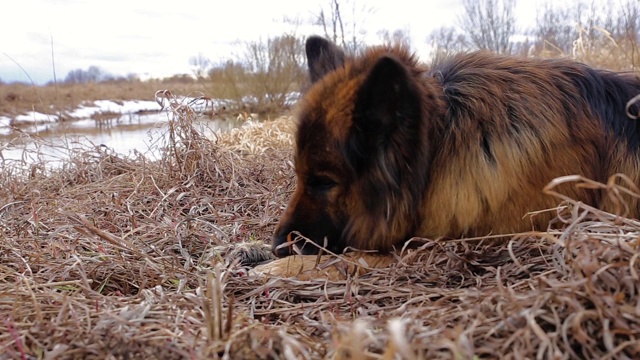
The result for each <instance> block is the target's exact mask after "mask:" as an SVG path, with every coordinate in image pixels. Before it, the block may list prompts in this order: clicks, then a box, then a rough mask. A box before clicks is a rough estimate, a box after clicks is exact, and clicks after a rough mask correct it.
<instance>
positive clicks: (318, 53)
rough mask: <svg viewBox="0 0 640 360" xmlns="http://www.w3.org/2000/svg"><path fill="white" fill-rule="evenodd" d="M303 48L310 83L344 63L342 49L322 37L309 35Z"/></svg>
mask: <svg viewBox="0 0 640 360" xmlns="http://www.w3.org/2000/svg"><path fill="white" fill-rule="evenodd" d="M305 48H306V52H307V63H308V64H309V75H310V76H311V82H312V83H315V82H316V81H318V80H319V79H320V78H322V77H323V76H324V75H326V74H327V73H329V72H331V71H333V70H335V69H337V68H338V67H340V66H342V64H344V56H345V55H344V51H342V49H340V48H339V47H338V46H336V45H335V44H334V43H332V42H330V41H329V40H327V39H325V38H323V37H320V36H311V37H310V38H308V39H307V44H306V46H305Z"/></svg>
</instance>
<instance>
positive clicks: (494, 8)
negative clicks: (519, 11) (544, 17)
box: [460, 0, 516, 54]
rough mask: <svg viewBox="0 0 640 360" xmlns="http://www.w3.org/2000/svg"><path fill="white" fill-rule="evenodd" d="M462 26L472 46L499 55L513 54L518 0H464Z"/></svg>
mask: <svg viewBox="0 0 640 360" xmlns="http://www.w3.org/2000/svg"><path fill="white" fill-rule="evenodd" d="M462 3H463V5H464V16H463V17H461V18H460V27H461V28H462V30H463V31H464V33H465V35H466V37H467V39H468V41H469V45H471V46H472V47H474V48H476V49H485V50H490V51H493V52H496V53H499V54H511V53H512V52H513V50H514V44H513V42H512V41H511V38H512V36H513V35H515V33H516V19H515V15H514V12H513V10H514V8H515V0H463V2H462Z"/></svg>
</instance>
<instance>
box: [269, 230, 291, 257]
mask: <svg viewBox="0 0 640 360" xmlns="http://www.w3.org/2000/svg"><path fill="white" fill-rule="evenodd" d="M271 244H272V247H273V249H272V251H273V255H275V256H277V257H279V258H282V257H285V256H289V255H291V253H292V252H291V244H287V236H286V235H276V236H274V237H273V239H272V240H271Z"/></svg>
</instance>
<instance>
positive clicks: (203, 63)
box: [189, 53, 211, 79]
mask: <svg viewBox="0 0 640 360" xmlns="http://www.w3.org/2000/svg"><path fill="white" fill-rule="evenodd" d="M189 65H191V66H192V67H193V73H194V75H195V76H196V77H197V78H198V79H201V78H203V77H204V76H205V75H206V74H207V72H208V71H209V69H210V68H211V60H209V58H207V57H206V56H204V55H203V54H201V53H200V54H198V55H197V56H192V57H191V58H189Z"/></svg>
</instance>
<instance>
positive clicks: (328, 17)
mask: <svg viewBox="0 0 640 360" xmlns="http://www.w3.org/2000/svg"><path fill="white" fill-rule="evenodd" d="M372 11H373V8H372V7H368V6H366V5H364V6H358V5H357V3H356V0H329V1H328V4H327V5H326V6H323V7H321V8H320V11H319V12H318V13H317V14H316V15H315V19H314V24H316V25H319V26H321V27H322V30H323V31H324V35H325V36H326V37H327V38H328V39H331V40H332V41H333V42H334V43H336V44H338V45H340V46H341V47H342V48H343V49H345V50H346V51H347V52H351V53H354V52H356V51H357V50H358V49H359V48H360V47H362V46H363V45H364V41H363V40H362V38H363V37H364V35H366V30H364V22H365V18H366V16H367V15H368V14H370V13H371V12H372Z"/></svg>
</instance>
